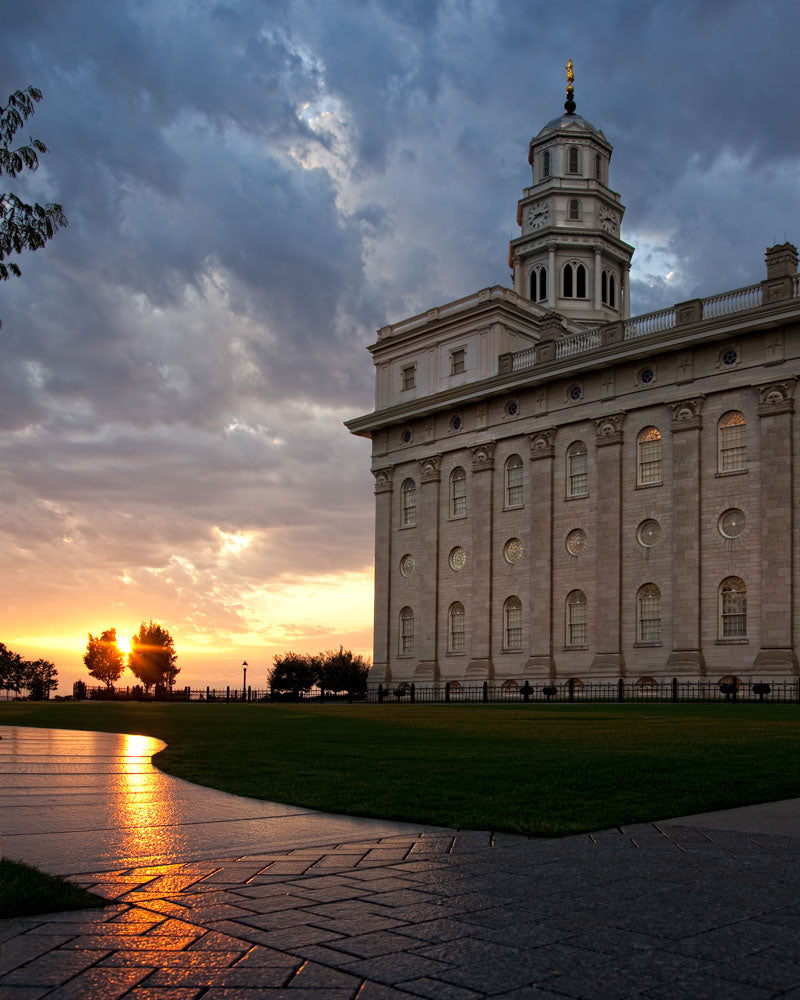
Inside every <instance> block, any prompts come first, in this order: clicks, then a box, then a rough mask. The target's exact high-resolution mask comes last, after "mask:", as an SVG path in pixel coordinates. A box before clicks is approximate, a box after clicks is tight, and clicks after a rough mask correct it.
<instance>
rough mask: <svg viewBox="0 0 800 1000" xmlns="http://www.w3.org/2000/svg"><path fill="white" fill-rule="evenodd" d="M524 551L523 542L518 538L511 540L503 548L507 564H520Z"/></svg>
mask: <svg viewBox="0 0 800 1000" xmlns="http://www.w3.org/2000/svg"><path fill="white" fill-rule="evenodd" d="M523 551H524V549H523V548H522V542H521V541H520V540H519V539H518V538H509V540H508V541H507V542H506V544H505V545H504V546H503V558H504V559H505V561H506V562H507V563H512V564H513V563H516V562H519V561H520V559H521V558H522V554H523Z"/></svg>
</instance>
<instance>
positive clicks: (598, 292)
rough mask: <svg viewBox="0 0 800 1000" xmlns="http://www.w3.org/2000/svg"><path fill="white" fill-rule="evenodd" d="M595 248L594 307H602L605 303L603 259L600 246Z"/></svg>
mask: <svg viewBox="0 0 800 1000" xmlns="http://www.w3.org/2000/svg"><path fill="white" fill-rule="evenodd" d="M593 249H594V308H595V309H600V308H601V307H602V304H603V289H602V285H601V282H602V278H603V259H602V257H601V256H600V247H599V246H596V247H594V248H593Z"/></svg>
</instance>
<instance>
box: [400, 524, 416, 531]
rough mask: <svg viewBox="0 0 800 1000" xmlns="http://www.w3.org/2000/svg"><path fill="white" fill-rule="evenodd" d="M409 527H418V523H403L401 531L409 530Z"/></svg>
mask: <svg viewBox="0 0 800 1000" xmlns="http://www.w3.org/2000/svg"><path fill="white" fill-rule="evenodd" d="M409 528H416V524H401V525H400V531H408V530H409Z"/></svg>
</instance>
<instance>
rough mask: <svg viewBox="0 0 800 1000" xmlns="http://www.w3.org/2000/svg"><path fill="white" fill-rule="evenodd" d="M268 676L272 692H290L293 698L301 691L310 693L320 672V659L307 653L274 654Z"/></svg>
mask: <svg viewBox="0 0 800 1000" xmlns="http://www.w3.org/2000/svg"><path fill="white" fill-rule="evenodd" d="M272 663H273V667H272V670H271V671H270V675H269V686H270V688H271V690H272V691H291V692H292V694H293V695H294V696H295V698H297V697H299V695H300V692H301V691H310V690H311V688H312V686H313V685H314V684H316V682H317V678H318V677H319V671H320V666H321V662H320V658H319V657H318V656H309V655H308V654H307V653H284V654H283V655H280V654H276V655H275V656H274V657H273V660H272Z"/></svg>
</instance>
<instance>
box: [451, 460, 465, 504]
mask: <svg viewBox="0 0 800 1000" xmlns="http://www.w3.org/2000/svg"><path fill="white" fill-rule="evenodd" d="M466 513H467V474H466V472H464V470H463V469H462V468H461V466H460V465H457V466H456V467H455V469H453V471H452V472H451V473H450V517H465V516H466Z"/></svg>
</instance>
